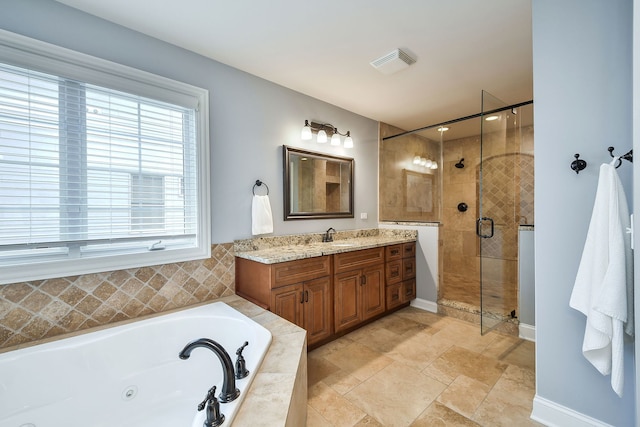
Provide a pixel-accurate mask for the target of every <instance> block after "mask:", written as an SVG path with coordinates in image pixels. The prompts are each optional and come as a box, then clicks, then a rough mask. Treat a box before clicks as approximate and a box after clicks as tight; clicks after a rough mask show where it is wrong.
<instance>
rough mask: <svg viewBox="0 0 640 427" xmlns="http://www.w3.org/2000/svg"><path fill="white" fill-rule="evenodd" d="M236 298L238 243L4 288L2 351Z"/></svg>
mask: <svg viewBox="0 0 640 427" xmlns="http://www.w3.org/2000/svg"><path fill="white" fill-rule="evenodd" d="M234 294H235V256H234V253H233V243H223V244H216V245H212V246H211V258H208V259H204V260H198V261H189V262H180V263H174V264H164V265H157V266H152V267H141V268H135V269H128V270H117V271H110V272H105V273H95V274H86V275H81V276H71V277H61V278H55V279H47V280H38V281H32V282H20V283H12V284H8V285H2V286H0V352H2V351H8V350H10V349H11V348H13V347H16V346H19V345H23V344H27V343H31V342H33V341H38V340H42V339H48V338H52V337H55V336H57V335H62V334H66V333H70V332H77V331H80V330H83V329H87V328H92V327H95V326H103V325H107V324H110V323H114V322H119V321H121V320H127V319H134V318H137V317H141V316H145V315H148V314H152V313H160V312H164V311H168V310H172V309H176V308H181V307H187V306H190V305H193V304H197V303H201V302H205V301H210V300H214V299H217V298H221V297H224V296H228V295H234Z"/></svg>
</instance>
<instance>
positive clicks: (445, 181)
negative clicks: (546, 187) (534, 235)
mask: <svg viewBox="0 0 640 427" xmlns="http://www.w3.org/2000/svg"><path fill="white" fill-rule="evenodd" d="M485 137H486V140H485V141H484V148H483V156H484V159H485V164H484V170H483V173H484V174H485V181H487V182H491V183H492V185H488V184H487V185H485V188H484V189H483V191H484V199H483V200H484V204H485V206H484V213H483V215H485V216H491V217H493V218H494V220H495V221H496V228H495V233H496V234H495V238H494V239H488V240H487V241H486V242H485V243H494V244H495V246H493V247H491V246H485V249H484V252H483V253H484V254H485V255H486V257H485V263H484V266H483V267H484V271H483V273H484V275H485V279H486V281H485V282H484V286H485V290H488V293H486V292H485V297H490V296H491V289H492V288H491V287H492V286H494V287H495V292H496V295H500V297H499V298H498V297H496V298H495V301H497V302H498V303H499V304H500V305H501V306H500V307H495V312H506V313H508V312H510V311H511V310H512V309H515V308H516V307H517V272H518V271H517V268H518V265H517V251H518V247H517V242H518V240H517V233H518V226H519V225H524V224H533V223H534V221H533V202H534V199H533V126H529V127H525V128H523V129H522V130H520V131H518V132H517V133H510V134H508V135H502V134H495V135H492V134H488V135H485ZM442 156H443V167H442V174H443V178H442V187H443V202H442V203H443V209H442V221H441V228H440V233H441V234H440V235H441V242H442V243H441V253H440V257H441V261H442V263H441V271H442V283H441V286H440V289H439V295H438V299H439V301H440V302H441V303H444V301H442V300H446V304H452V303H453V304H452V305H454V306H457V305H458V304H459V303H461V304H462V307H464V308H468V309H472V310H473V309H476V310H477V308H478V307H479V306H480V258H479V239H478V238H477V236H476V230H475V221H476V218H477V217H478V216H479V212H478V192H479V188H478V182H479V173H480V172H479V168H480V136H471V137H466V138H460V139H456V140H450V141H446V142H444V143H443V152H442ZM463 157H464V159H465V162H464V163H465V167H464V168H463V169H458V168H456V167H455V166H454V165H455V163H457V162H458V161H459V160H460V158H463ZM461 202H464V203H466V204H467V205H468V210H467V211H466V212H460V211H459V210H458V208H457V206H458V204H459V203H461ZM507 224H508V225H507ZM494 273H495V274H494ZM494 276H495V277H494ZM505 278H506V280H507V282H505ZM507 283H509V284H508V285H507ZM487 301H489V302H491V301H493V299H492V298H487ZM491 311H494V310H493V309H492V310H491Z"/></svg>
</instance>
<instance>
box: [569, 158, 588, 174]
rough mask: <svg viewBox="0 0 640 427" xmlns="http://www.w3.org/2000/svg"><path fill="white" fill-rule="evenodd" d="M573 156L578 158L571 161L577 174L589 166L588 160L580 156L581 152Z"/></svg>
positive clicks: (572, 167)
mask: <svg viewBox="0 0 640 427" xmlns="http://www.w3.org/2000/svg"><path fill="white" fill-rule="evenodd" d="M573 157H575V158H576V159H575V160H574V161H573V162H571V169H572V170H574V171H576V174H578V173H580V171H581V170H583V169H584V168H586V167H587V162H585V161H584V160H582V159H581V158H580V154H578V153H576V154H575V155H574V156H573Z"/></svg>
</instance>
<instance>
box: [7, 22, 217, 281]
mask: <svg viewBox="0 0 640 427" xmlns="http://www.w3.org/2000/svg"><path fill="white" fill-rule="evenodd" d="M25 51H28V54H27V55H25ZM16 53H19V55H16ZM207 111H208V108H207V92H206V91H205V90H203V89H198V88H193V87H192V86H188V85H185V84H181V83H179V82H174V81H169V80H167V79H163V78H160V77H157V76H152V75H149V74H147V73H144V72H141V71H137V70H133V69H130V68H128V67H122V66H119V65H117V64H112V63H109V62H107V61H102V60H99V59H97V58H91V57H87V56H86V55H81V54H78V53H75V52H71V51H68V50H65V49H61V48H56V47H52V46H50V45H46V44H44V43H40V42H35V41H31V40H29V39H25V38H23V37H19V36H15V35H11V36H9V35H7V33H4V32H3V33H0V277H1V279H0V280H2V283H9V282H12V281H23V280H33V279H39V278H47V277H55V276H60V275H76V274H81V273H87V272H95V271H104V270H113V269H122V268H131V267H138V266H142V265H151V264H159V263H166V262H178V261H185V260H191V259H198V258H204V257H207V256H209V254H210V237H209V234H210V232H209V229H210V226H209V222H210V220H209V216H210V215H209V203H208V200H209V197H208V193H209V187H208V182H209V179H208V161H209V159H208V142H207V137H208V135H207V133H208V132H207V130H208V125H207V120H208V117H207ZM132 255H135V256H132ZM25 264H28V265H29V266H30V267H29V269H25V268H24V265H25ZM25 271H28V274H25Z"/></svg>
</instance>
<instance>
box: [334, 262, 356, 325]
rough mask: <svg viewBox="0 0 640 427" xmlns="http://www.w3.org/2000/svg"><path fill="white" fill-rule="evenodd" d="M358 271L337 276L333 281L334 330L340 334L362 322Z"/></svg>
mask: <svg viewBox="0 0 640 427" xmlns="http://www.w3.org/2000/svg"><path fill="white" fill-rule="evenodd" d="M360 281H361V280H360V270H356V271H349V272H346V273H341V274H337V275H336V276H335V279H334V283H333V286H334V311H333V314H334V319H335V330H336V332H340V331H342V330H344V329H347V328H349V327H351V326H355V325H357V324H358V323H360V321H361V320H362V308H361V307H362V304H361V303H360V300H361V292H362V290H361V287H362V285H361V284H360Z"/></svg>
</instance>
